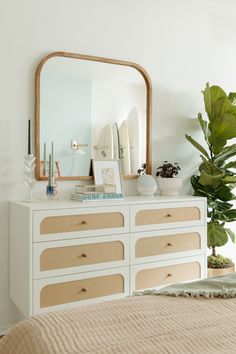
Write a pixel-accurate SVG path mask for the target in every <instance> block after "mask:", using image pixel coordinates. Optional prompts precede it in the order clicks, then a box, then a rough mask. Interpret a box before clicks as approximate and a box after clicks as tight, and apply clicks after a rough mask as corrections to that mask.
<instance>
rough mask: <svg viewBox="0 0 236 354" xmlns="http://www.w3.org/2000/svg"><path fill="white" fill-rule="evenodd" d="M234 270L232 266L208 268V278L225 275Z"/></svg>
mask: <svg viewBox="0 0 236 354" xmlns="http://www.w3.org/2000/svg"><path fill="white" fill-rule="evenodd" d="M232 272H234V266H232V267H229V268H208V272H207V273H208V278H210V277H216V276H218V275H225V274H228V273H232Z"/></svg>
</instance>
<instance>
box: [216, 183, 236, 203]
mask: <svg viewBox="0 0 236 354" xmlns="http://www.w3.org/2000/svg"><path fill="white" fill-rule="evenodd" d="M233 196H234V195H233V194H232V193H231V191H230V188H229V187H228V186H226V185H225V184H223V183H221V184H220V186H219V188H218V189H217V191H216V198H217V199H220V200H222V201H224V202H227V201H230V200H232V198H233Z"/></svg>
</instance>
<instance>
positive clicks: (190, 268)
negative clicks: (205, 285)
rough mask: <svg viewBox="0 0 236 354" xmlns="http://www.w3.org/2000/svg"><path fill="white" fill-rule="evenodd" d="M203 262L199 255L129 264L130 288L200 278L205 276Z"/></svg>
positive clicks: (142, 287) (144, 287) (157, 286)
mask: <svg viewBox="0 0 236 354" xmlns="http://www.w3.org/2000/svg"><path fill="white" fill-rule="evenodd" d="M204 262H205V261H204V257H203V256H199V257H186V258H182V259H173V260H171V261H163V262H153V263H146V264H142V265H137V266H131V290H132V291H134V290H141V289H150V288H159V287H162V286H164V285H168V284H171V283H176V282H182V281H188V280H194V279H199V278H202V277H204V276H205V274H204V264H205V263H204Z"/></svg>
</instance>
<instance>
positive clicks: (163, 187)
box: [157, 177, 183, 196]
mask: <svg viewBox="0 0 236 354" xmlns="http://www.w3.org/2000/svg"><path fill="white" fill-rule="evenodd" d="M157 184H158V188H159V190H160V195H166V196H171V195H173V196H174V195H179V193H180V190H181V188H182V186H183V182H182V179H181V178H179V177H173V178H163V177H157Z"/></svg>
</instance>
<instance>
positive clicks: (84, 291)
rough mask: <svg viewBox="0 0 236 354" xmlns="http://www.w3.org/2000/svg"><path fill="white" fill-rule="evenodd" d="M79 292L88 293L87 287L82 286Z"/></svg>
mask: <svg viewBox="0 0 236 354" xmlns="http://www.w3.org/2000/svg"><path fill="white" fill-rule="evenodd" d="M79 292H80V293H86V292H87V289H86V288H82V289H81V290H80V291H79Z"/></svg>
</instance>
